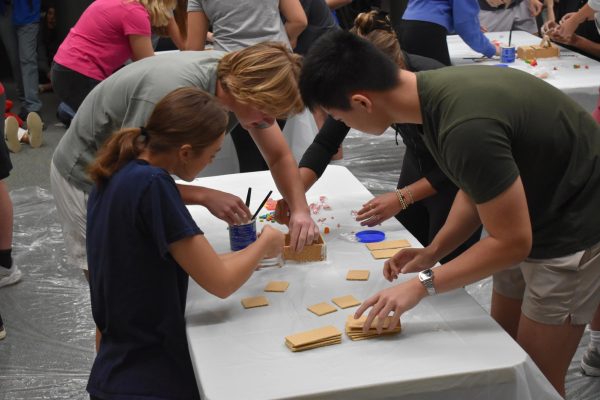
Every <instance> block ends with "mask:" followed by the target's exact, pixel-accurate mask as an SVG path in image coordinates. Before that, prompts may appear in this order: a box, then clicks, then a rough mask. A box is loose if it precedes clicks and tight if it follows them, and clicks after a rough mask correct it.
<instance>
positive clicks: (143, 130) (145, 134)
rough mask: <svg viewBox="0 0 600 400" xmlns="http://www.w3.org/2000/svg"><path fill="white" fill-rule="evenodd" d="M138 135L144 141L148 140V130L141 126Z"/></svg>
mask: <svg viewBox="0 0 600 400" xmlns="http://www.w3.org/2000/svg"><path fill="white" fill-rule="evenodd" d="M140 135H141V136H142V137H143V138H144V139H146V140H148V139H150V135H149V134H148V130H147V129H146V128H145V127H143V126H140Z"/></svg>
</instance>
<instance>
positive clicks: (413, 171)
mask: <svg viewBox="0 0 600 400" xmlns="http://www.w3.org/2000/svg"><path fill="white" fill-rule="evenodd" d="M418 165H419V164H418V160H416V159H415V157H414V156H413V155H412V153H410V152H406V154H405V155H404V161H403V162H402V171H401V172H400V179H399V180H398V188H403V187H405V186H406V185H409V184H411V183H413V182H416V181H418V180H419V179H421V178H422V177H423V175H422V174H421V172H420V171H419V168H418ZM447 186H450V185H447ZM457 191H458V189H457V188H456V187H455V186H452V188H450V187H448V188H447V189H440V191H439V192H438V193H437V194H435V195H433V196H431V197H428V198H426V199H423V200H421V201H418V202H416V203H415V204H413V205H411V206H410V207H408V208H407V209H406V210H404V211H402V212H400V213H398V214H397V215H396V219H397V220H398V221H400V223H401V224H402V225H404V227H405V228H406V229H408V231H409V232H410V233H412V235H413V236H414V237H416V238H417V240H418V241H419V242H421V244H422V245H423V246H427V245H429V244H430V243H431V241H432V240H433V238H434V237H435V235H437V233H438V232H439V230H440V229H441V227H442V226H443V225H444V223H445V222H446V218H447V217H448V213H449V212H450V208H451V207H452V203H453V202H454V196H455V195H456V192H457ZM480 237H481V227H480V228H479V229H477V232H475V233H474V234H473V235H472V236H471V237H470V238H469V239H468V240H467V241H466V242H464V243H463V244H462V245H460V246H459V247H458V248H457V249H456V250H454V251H453V252H452V253H450V254H449V255H447V256H446V257H444V258H442V259H441V260H440V262H441V263H442V264H443V263H447V262H448V261H450V260H452V259H453V258H456V257H458V256H459V255H460V254H462V253H463V252H464V251H465V250H467V249H468V248H469V247H471V246H472V245H473V244H475V243H476V242H477V241H478V240H479V238H480Z"/></svg>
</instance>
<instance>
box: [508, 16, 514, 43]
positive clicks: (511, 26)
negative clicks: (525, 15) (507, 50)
mask: <svg viewBox="0 0 600 400" xmlns="http://www.w3.org/2000/svg"><path fill="white" fill-rule="evenodd" d="M514 27H515V21H513V22H512V24H510V32H509V33H508V47H510V43H511V42H512V31H513V29H514Z"/></svg>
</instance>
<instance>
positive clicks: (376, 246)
mask: <svg viewBox="0 0 600 400" xmlns="http://www.w3.org/2000/svg"><path fill="white" fill-rule="evenodd" d="M366 246H367V249H369V251H373V250H385V249H401V248H404V247H410V242H409V241H408V240H406V239H400V240H386V241H385V242H379V243H367V244H366Z"/></svg>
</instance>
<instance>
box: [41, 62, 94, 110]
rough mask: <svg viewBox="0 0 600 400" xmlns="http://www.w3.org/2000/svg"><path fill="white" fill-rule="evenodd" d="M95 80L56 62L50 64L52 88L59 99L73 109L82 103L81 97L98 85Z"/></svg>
mask: <svg viewBox="0 0 600 400" xmlns="http://www.w3.org/2000/svg"><path fill="white" fill-rule="evenodd" d="M99 83H100V81H97V80H95V79H93V78H90V77H88V76H85V75H82V74H80V73H79V72H76V71H73V70H72V69H70V68H67V67H64V66H62V65H60V64H58V63H53V64H52V88H53V90H54V93H56V96H58V98H59V99H60V101H62V102H65V103H66V104H67V105H68V106H69V107H71V108H72V109H73V111H75V112H77V109H78V108H79V106H80V105H81V103H83V99H85V96H87V95H88V93H90V92H91V91H92V89H93V88H95V87H96V85H98V84H99Z"/></svg>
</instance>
